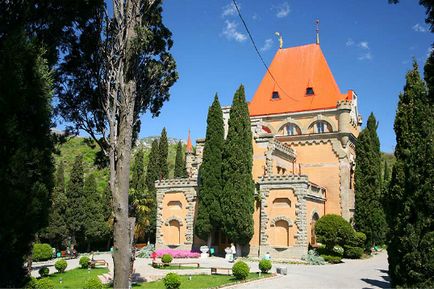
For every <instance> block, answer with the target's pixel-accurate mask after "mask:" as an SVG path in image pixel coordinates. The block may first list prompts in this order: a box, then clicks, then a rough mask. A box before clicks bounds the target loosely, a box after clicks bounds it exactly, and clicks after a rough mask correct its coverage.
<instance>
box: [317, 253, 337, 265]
mask: <svg viewBox="0 0 434 289" xmlns="http://www.w3.org/2000/svg"><path fill="white" fill-rule="evenodd" d="M321 257H323V258H324V261H326V262H327V263H330V264H337V263H341V261H342V257H340V256H332V255H321Z"/></svg>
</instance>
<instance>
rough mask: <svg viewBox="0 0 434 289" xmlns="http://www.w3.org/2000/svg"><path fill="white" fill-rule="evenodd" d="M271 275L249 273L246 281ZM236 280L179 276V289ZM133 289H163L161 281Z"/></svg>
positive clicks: (220, 277) (205, 276) (221, 276)
mask: <svg viewBox="0 0 434 289" xmlns="http://www.w3.org/2000/svg"><path fill="white" fill-rule="evenodd" d="M271 276H272V275H271V274H261V277H259V275H258V273H250V275H249V276H248V277H247V280H250V281H252V280H255V279H259V278H266V277H271ZM237 282H238V280H236V279H235V278H234V276H227V275H192V276H191V280H188V276H181V289H200V288H214V287H217V286H222V285H229V284H233V283H237ZM133 288H135V289H138V288H145V289H164V283H163V280H159V281H155V282H149V283H141V284H138V285H136V286H134V287H133Z"/></svg>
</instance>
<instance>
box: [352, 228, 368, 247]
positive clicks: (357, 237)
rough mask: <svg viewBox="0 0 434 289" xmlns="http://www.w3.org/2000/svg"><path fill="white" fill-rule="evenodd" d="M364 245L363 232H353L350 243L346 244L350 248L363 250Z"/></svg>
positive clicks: (364, 236) (364, 237)
mask: <svg viewBox="0 0 434 289" xmlns="http://www.w3.org/2000/svg"><path fill="white" fill-rule="evenodd" d="M365 244H366V235H365V233H363V232H355V233H354V236H353V238H352V239H351V242H349V243H348V245H349V246H351V247H360V248H364V247H365Z"/></svg>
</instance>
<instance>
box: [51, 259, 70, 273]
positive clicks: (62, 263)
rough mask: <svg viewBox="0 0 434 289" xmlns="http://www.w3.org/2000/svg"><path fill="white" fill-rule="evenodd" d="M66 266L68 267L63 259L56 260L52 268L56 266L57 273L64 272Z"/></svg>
mask: <svg viewBox="0 0 434 289" xmlns="http://www.w3.org/2000/svg"><path fill="white" fill-rule="evenodd" d="M66 267H68V263H66V261H65V260H64V259H60V260H57V261H56V263H55V264H54V268H56V270H57V271H58V272H59V273H63V272H65V269H66Z"/></svg>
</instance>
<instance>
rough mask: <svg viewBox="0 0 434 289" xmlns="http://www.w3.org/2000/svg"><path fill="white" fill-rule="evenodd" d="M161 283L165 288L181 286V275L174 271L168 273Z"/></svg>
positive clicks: (175, 288)
mask: <svg viewBox="0 0 434 289" xmlns="http://www.w3.org/2000/svg"><path fill="white" fill-rule="evenodd" d="M169 256H170V255H169ZM163 283H164V287H166V289H178V288H179V287H181V277H179V275H178V274H176V273H168V274H167V275H166V277H164V278H163Z"/></svg>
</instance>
